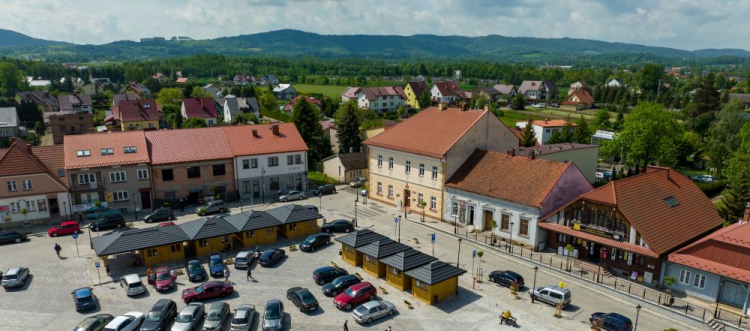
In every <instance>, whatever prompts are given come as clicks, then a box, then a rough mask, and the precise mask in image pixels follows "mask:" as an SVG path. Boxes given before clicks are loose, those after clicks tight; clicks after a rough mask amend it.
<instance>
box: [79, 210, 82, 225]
mask: <svg viewBox="0 0 750 331" xmlns="http://www.w3.org/2000/svg"><path fill="white" fill-rule="evenodd" d="M82 224H83V213H81V212H79V213H78V225H82Z"/></svg>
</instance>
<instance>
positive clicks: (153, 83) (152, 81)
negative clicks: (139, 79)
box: [142, 77, 161, 93]
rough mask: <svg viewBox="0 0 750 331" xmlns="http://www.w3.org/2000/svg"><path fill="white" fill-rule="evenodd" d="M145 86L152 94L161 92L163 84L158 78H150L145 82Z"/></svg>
mask: <svg viewBox="0 0 750 331" xmlns="http://www.w3.org/2000/svg"><path fill="white" fill-rule="evenodd" d="M142 84H143V85H145V86H146V87H147V88H148V89H149V90H151V93H159V91H160V90H161V83H159V81H158V80H157V79H156V78H153V77H149V78H146V79H144V80H143V83H142Z"/></svg>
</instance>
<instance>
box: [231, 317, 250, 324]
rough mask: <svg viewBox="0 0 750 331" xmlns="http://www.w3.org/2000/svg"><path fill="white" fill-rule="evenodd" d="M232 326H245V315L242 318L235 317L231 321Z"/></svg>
mask: <svg viewBox="0 0 750 331" xmlns="http://www.w3.org/2000/svg"><path fill="white" fill-rule="evenodd" d="M232 324H247V315H244V316H242V317H235V318H234V319H232Z"/></svg>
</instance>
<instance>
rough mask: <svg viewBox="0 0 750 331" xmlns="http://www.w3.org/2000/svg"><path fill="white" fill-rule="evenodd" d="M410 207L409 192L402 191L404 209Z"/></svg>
mask: <svg viewBox="0 0 750 331" xmlns="http://www.w3.org/2000/svg"><path fill="white" fill-rule="evenodd" d="M410 205H411V191H409V190H408V189H406V190H404V209H406V208H408V207H409V206H410Z"/></svg>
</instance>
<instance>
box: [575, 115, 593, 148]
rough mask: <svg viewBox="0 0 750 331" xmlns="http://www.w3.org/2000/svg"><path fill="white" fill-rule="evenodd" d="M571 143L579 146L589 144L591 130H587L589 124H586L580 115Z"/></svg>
mask: <svg viewBox="0 0 750 331" xmlns="http://www.w3.org/2000/svg"><path fill="white" fill-rule="evenodd" d="M573 141H575V142H577V143H579V144H590V143H591V129H589V124H588V122H586V119H584V118H583V115H581V117H579V118H578V120H577V121H576V130H575V134H574V135H573Z"/></svg>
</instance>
